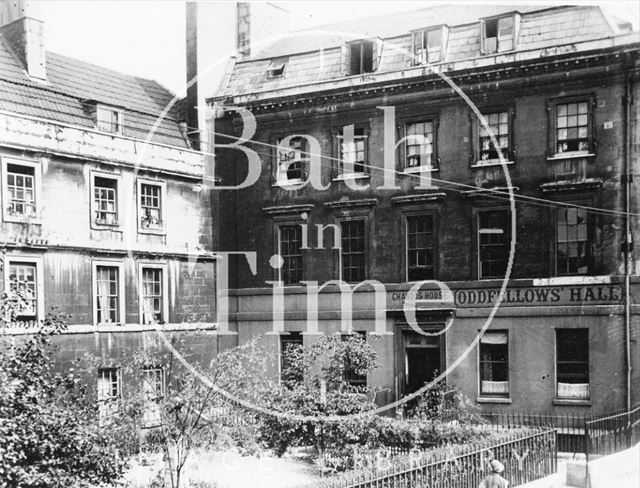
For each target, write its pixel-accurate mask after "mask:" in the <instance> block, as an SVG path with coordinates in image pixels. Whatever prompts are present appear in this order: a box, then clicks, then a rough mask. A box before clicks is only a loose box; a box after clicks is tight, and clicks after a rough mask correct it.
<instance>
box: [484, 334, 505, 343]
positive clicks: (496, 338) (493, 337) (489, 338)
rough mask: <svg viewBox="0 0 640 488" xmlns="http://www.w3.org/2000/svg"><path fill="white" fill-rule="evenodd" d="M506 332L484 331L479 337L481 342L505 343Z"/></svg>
mask: <svg viewBox="0 0 640 488" xmlns="http://www.w3.org/2000/svg"><path fill="white" fill-rule="evenodd" d="M507 337H508V336H507V333H506V332H485V333H484V334H483V335H482V337H481V338H480V342H481V343H482V344H507V340H508V339H507Z"/></svg>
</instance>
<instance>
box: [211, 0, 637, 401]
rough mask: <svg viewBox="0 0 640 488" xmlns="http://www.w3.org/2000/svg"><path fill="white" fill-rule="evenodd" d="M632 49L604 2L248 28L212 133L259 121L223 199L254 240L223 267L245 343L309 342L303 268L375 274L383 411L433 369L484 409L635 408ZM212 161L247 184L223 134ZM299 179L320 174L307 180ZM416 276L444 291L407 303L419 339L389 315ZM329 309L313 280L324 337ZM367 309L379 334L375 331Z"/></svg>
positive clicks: (395, 314) (364, 307)
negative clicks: (291, 28)
mask: <svg viewBox="0 0 640 488" xmlns="http://www.w3.org/2000/svg"><path fill="white" fill-rule="evenodd" d="M239 8H240V9H241V12H242V14H243V16H242V20H243V22H244V23H246V22H247V19H246V16H247V15H250V12H249V11H246V8H245V7H242V6H240V7H239ZM243 8H244V10H242V9H243ZM247 32H248V31H247ZM247 35H248V34H247ZM639 41H640V38H639V36H638V32H637V31H634V30H633V26H632V25H631V23H629V22H627V21H624V20H621V19H617V18H615V17H613V16H611V15H609V14H608V13H607V12H606V11H605V10H603V9H602V8H599V7H596V6H559V7H552V8H549V7H541V6H517V7H510V6H504V5H503V6H453V7H449V6H446V7H445V6H442V7H432V8H427V9H423V10H418V11H415V12H410V13H402V14H393V15H388V16H385V17H383V18H371V19H365V20H358V21H354V22H349V23H343V24H334V25H330V26H326V28H324V29H323V28H316V29H314V30H313V31H298V32H292V33H289V34H288V35H286V36H279V37H278V38H277V39H275V40H274V41H273V42H271V43H268V44H262V45H260V46H254V45H252V44H251V42H250V39H249V41H247V39H246V38H245V37H243V45H242V48H243V54H241V55H240V56H239V57H238V58H237V59H234V60H232V61H233V64H232V67H231V69H230V70H229V72H228V75H227V77H226V80H225V83H224V85H223V86H222V88H221V90H220V91H219V92H218V94H217V95H216V96H215V97H213V98H211V99H210V100H209V103H210V105H211V107H212V108H213V110H212V113H213V114H215V117H216V118H215V120H214V121H213V127H214V132H215V137H216V138H217V143H218V144H229V143H232V142H238V138H239V137H240V136H241V134H242V130H243V127H244V123H243V121H242V120H241V119H240V117H239V116H238V110H240V111H241V110H243V109H246V110H248V111H250V112H251V113H252V114H253V116H254V117H255V119H256V123H257V129H256V131H255V134H253V135H251V134H250V141H248V142H245V141H240V142H242V145H243V146H245V147H246V148H249V149H251V150H253V151H255V152H256V153H258V154H259V158H260V161H261V173H260V176H259V178H258V180H257V181H255V182H253V181H252V182H251V184H250V185H248V186H247V187H245V188H242V189H238V190H235V191H224V192H221V195H220V199H221V200H220V207H221V208H223V209H224V216H223V217H222V220H221V224H220V225H221V231H220V236H221V250H227V251H243V252H247V253H249V252H254V251H255V252H256V253H257V268H256V269H255V270H254V269H252V267H251V266H249V265H248V263H247V261H246V259H245V258H243V257H240V258H238V259H234V260H232V261H231V268H230V273H229V275H230V290H229V291H228V295H229V303H230V316H229V317H230V323H231V329H232V331H234V332H237V336H236V337H237V340H238V342H239V343H244V342H246V341H247V340H249V339H250V338H252V337H254V336H260V337H261V340H262V341H263V342H264V344H265V345H267V346H268V347H270V348H271V350H272V351H273V354H280V353H281V351H282V349H283V348H284V347H285V346H286V344H287V343H288V342H306V341H311V340H313V337H314V336H313V334H305V332H308V331H309V330H308V323H307V318H308V303H309V302H308V290H309V287H310V284H309V283H308V282H316V283H317V284H318V286H321V285H322V284H323V283H326V282H329V281H331V280H337V279H342V280H344V281H347V282H351V283H352V284H355V283H358V282H362V281H364V280H376V281H378V282H380V283H381V284H383V285H384V289H385V290H386V291H385V294H384V297H385V299H384V303H383V304H382V305H381V306H380V304H377V303H376V302H375V295H374V293H373V290H372V288H371V287H367V286H365V285H362V286H360V287H358V288H357V289H356V290H355V291H354V292H353V314H352V318H353V321H352V330H353V331H356V332H366V333H367V340H368V341H370V342H371V343H372V344H373V345H374V346H375V347H376V349H377V351H378V354H379V357H380V360H381V363H382V367H381V368H379V369H378V370H377V371H375V372H374V373H372V374H371V375H370V377H369V378H367V379H366V381H367V382H368V384H370V385H372V386H375V387H377V388H379V389H380V390H381V391H380V393H379V394H378V396H377V400H378V401H379V403H380V404H381V405H382V404H385V403H388V402H390V401H392V400H395V399H398V398H401V397H402V396H403V395H405V394H407V393H411V392H413V391H416V389H417V388H419V387H420V386H421V385H423V384H424V382H425V381H428V380H431V379H432V378H433V376H434V374H436V372H440V373H441V372H443V371H445V370H448V373H447V374H446V381H447V383H448V385H450V386H452V387H454V388H456V389H458V390H459V391H460V392H462V393H463V394H464V395H465V396H466V397H467V398H468V399H470V400H471V401H472V402H474V403H476V404H477V405H479V406H480V407H482V408H484V409H491V408H505V407H507V408H513V409H516V410H521V409H527V410H539V411H541V410H544V411H547V410H556V411H557V412H567V411H580V412H593V413H597V412H603V411H607V410H611V409H616V408H623V407H625V406H626V405H629V404H632V403H637V402H638V401H640V364H639V363H638V358H640V349H639V348H640V346H639V343H638V340H639V339H640V317H639V315H638V309H637V305H635V304H636V303H637V301H638V282H639V281H638V278H637V275H638V269H639V268H638V265H639V264H640V263H639V262H638V255H637V249H636V250H633V249H632V247H631V243H632V242H633V241H638V239H639V238H640V235H639V234H638V231H639V229H640V226H639V225H638V224H639V223H640V222H639V221H638V214H639V213H640V212H639V210H640V209H639V206H638V198H637V195H638V187H637V182H636V181H631V179H630V177H629V176H627V175H631V174H637V173H638V169H639V168H638V164H639V162H638V155H639V153H640V144H639V141H638V134H639V133H640V127H639V122H640V116H639V114H640V111H639V109H638V106H639V105H638V102H637V101H638V99H640V89H639V84H638V73H639V67H640V64H639V60H638V52H639V51H638V49H639V47H640V42H639ZM458 90H459V91H460V92H461V93H463V94H464V95H465V96H466V97H468V98H469V99H470V102H471V103H467V101H465V100H464V99H463V97H462V96H461V93H460V92H459V91H458ZM229 107H237V108H238V110H232V109H230V108H229ZM391 107H393V109H391ZM474 107H476V108H477V110H478V111H479V113H480V114H482V115H483V117H484V121H480V119H479V117H478V116H477V113H476V112H475V108H474ZM392 115H393V117H392ZM385 116H386V124H385ZM389 121H390V122H389ZM487 127H489V128H490V129H491V131H489V130H488V129H487ZM491 134H493V136H494V137H495V139H493V138H492V137H491ZM288 136H292V137H288ZM287 137H288V138H287ZM285 138H287V139H285ZM283 140H284V142H282V141H283ZM313 141H317V144H315V142H313ZM398 141H401V142H400V143H399V144H398V145H397V147H396V145H395V144H396V142H398ZM389 144H390V145H389ZM496 145H497V146H499V148H500V151H498V149H497V148H496ZM385 151H387V158H386V159H385ZM317 153H320V157H314V156H315V155H316V154H317ZM499 153H502V155H503V157H504V160H505V161H504V162H501V160H500V156H499ZM389 154H390V155H391V158H389ZM216 158H217V159H216V163H217V164H216V177H219V178H220V179H221V181H222V184H224V185H239V184H241V183H242V182H244V181H245V180H247V178H248V164H247V158H246V155H245V154H243V153H242V152H241V151H238V150H235V149H233V148H225V147H221V146H218V147H216ZM503 163H504V164H503ZM507 170H508V177H507ZM313 175H315V176H318V175H320V181H321V184H322V185H323V186H324V187H325V188H323V189H318V188H314V187H312V185H311V184H306V185H305V182H306V181H307V180H308V179H309V178H310V177H312V176H313ZM389 175H391V176H392V177H394V178H395V180H394V181H390V180H389V179H387V178H390V176H389ZM316 186H318V185H316ZM511 194H513V199H514V202H515V204H514V214H515V221H513V220H512V207H511V203H510V195H511ZM626 215H629V219H628V221H627V219H626V218H625V216H626ZM627 225H628V226H629V228H630V229H631V232H630V233H626V232H625V228H626V226H627ZM317 226H320V227H321V228H322V229H323V230H322V231H321V232H316V229H317ZM325 227H326V229H325ZM336 229H337V230H338V232H337V235H338V236H339V244H340V246H339V247H340V249H334V248H333V239H334V235H333V234H332V232H333V231H334V230H336ZM513 230H515V235H514V234H513V232H512V231H513ZM319 236H322V237H323V239H324V244H323V245H319V243H318V239H319ZM512 236H513V237H514V240H515V253H514V254H513V263H512V267H511V273H510V276H509V281H508V283H507V284H506V290H505V294H504V296H503V299H502V302H501V304H500V305H499V306H498V307H496V306H495V304H496V303H497V299H498V296H499V293H500V290H501V287H502V285H503V279H504V277H505V275H506V272H507V268H508V265H509V264H510V260H509V256H510V247H511V237H512ZM627 236H628V237H627ZM627 239H628V240H629V241H631V242H629V243H628V244H626V241H627ZM327 243H329V244H327ZM626 251H628V252H629V255H628V260H627V261H626V265H625V252H626ZM274 254H279V255H281V257H282V261H283V263H284V264H283V266H281V267H277V266H276V267H275V268H274V267H273V266H272V265H273V264H277V263H276V262H275V261H274V260H272V259H271V257H272V256H273V255H274ZM254 271H255V272H254ZM419 280H438V281H439V282H441V283H444V284H445V285H446V286H447V287H448V289H449V290H450V291H451V293H447V292H446V289H445V292H442V293H440V292H439V291H438V289H439V288H438V287H437V286H435V285H425V286H424V287H423V288H422V292H421V293H422V295H419V296H418V298H428V299H429V300H423V301H422V302H420V303H419V304H418V305H415V307H413V308H411V311H415V313H416V317H417V322H418V324H419V325H420V327H421V329H422V330H423V331H426V332H428V335H424V334H420V333H418V332H416V331H414V330H413V329H412V328H411V327H410V326H409V325H408V323H407V317H406V315H405V313H404V310H403V307H404V306H405V303H406V295H407V292H408V290H410V288H411V287H412V285H413V284H414V283H415V282H416V281H419ZM274 282H279V283H281V284H282V285H284V292H283V298H282V303H283V305H282V316H283V318H284V330H283V331H280V330H277V327H276V330H275V331H274V330H273V329H274V325H273V324H274V320H273V319H274V305H273V304H274V303H277V300H276V302H274V298H273V295H274V288H276V287H277V286H276V285H274V284H273V283H274ZM305 282H306V284H305ZM340 304H341V295H340V293H339V289H338V288H337V287H336V286H328V287H326V288H324V289H323V290H322V291H321V292H320V293H319V294H318V322H317V328H318V330H319V331H320V332H323V333H336V332H340V331H341V330H342V329H341V327H342V321H341V315H340ZM380 309H382V312H383V321H384V329H385V330H386V331H387V332H391V333H392V334H387V335H384V334H379V333H378V332H381V330H378V329H376V326H375V320H376V317H379V316H377V315H376V312H379V311H380ZM276 312H277V313H280V311H279V310H276ZM487 323H488V325H486V324H487ZM485 325H486V327H487V328H486V331H484V333H483V334H480V332H482V331H483V330H484V328H485ZM342 331H343V332H345V331H344V330H342ZM268 332H276V333H275V334H268ZM277 373H278V372H277V371H274V372H273V374H277Z"/></svg>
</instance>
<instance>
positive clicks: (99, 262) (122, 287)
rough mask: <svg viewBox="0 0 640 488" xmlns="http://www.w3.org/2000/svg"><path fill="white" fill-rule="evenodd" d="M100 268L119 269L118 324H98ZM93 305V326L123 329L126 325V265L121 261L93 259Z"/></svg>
mask: <svg viewBox="0 0 640 488" xmlns="http://www.w3.org/2000/svg"><path fill="white" fill-rule="evenodd" d="M98 266H109V267H113V268H118V306H119V308H120V317H118V318H119V321H118V323H117V324H114V323H108V322H101V323H99V322H98V282H97V281H98V280H97V279H98ZM91 303H92V307H93V325H95V326H107V327H108V326H116V327H122V326H124V325H126V320H125V317H126V312H125V304H126V300H125V280H124V263H123V262H122V261H121V260H115V259H113V260H111V259H93V260H92V261H91Z"/></svg>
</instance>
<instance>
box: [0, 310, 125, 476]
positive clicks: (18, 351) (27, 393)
mask: <svg viewBox="0 0 640 488" xmlns="http://www.w3.org/2000/svg"><path fill="white" fill-rule="evenodd" d="M64 328H65V325H64V317H62V316H59V315H52V316H50V317H48V318H47V319H46V320H45V321H44V322H43V323H42V324H41V325H40V326H39V327H38V328H37V329H36V330H35V331H34V333H33V334H30V335H29V336H24V337H17V338H16V337H10V336H8V335H7V336H3V337H2V341H1V343H0V349H1V350H0V391H2V395H0V486H2V487H21V488H22V487H30V488H46V487H51V486H74V487H83V486H92V485H96V484H99V483H108V482H111V481H113V480H115V479H117V478H119V477H120V475H121V474H122V472H123V469H124V467H125V465H126V462H125V460H124V459H123V458H122V457H121V456H119V455H118V445H119V444H120V441H121V440H120V438H119V435H118V434H119V433H118V432H117V431H114V430H108V429H103V428H101V427H100V426H99V424H98V422H97V416H96V411H95V406H94V403H93V402H92V401H90V399H89V398H88V395H87V390H86V386H85V384H84V381H83V380H82V379H81V377H80V376H79V375H78V374H77V373H76V372H75V371H73V370H70V371H68V372H66V373H56V372H54V371H53V370H52V368H51V365H52V362H53V357H52V355H53V347H52V345H51V336H52V335H55V334H58V333H60V332H61V331H62V330H64Z"/></svg>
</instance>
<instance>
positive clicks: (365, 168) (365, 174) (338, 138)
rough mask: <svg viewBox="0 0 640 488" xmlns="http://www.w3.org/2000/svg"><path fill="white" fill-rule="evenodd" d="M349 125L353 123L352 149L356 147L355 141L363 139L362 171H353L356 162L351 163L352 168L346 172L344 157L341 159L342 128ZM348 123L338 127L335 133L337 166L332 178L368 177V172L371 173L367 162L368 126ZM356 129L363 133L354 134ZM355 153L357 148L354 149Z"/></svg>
mask: <svg viewBox="0 0 640 488" xmlns="http://www.w3.org/2000/svg"><path fill="white" fill-rule="evenodd" d="M349 125H353V126H354V128H353V131H354V135H353V144H354V150H356V147H357V141H360V140H361V141H363V142H364V148H363V150H364V161H363V162H362V165H363V170H362V171H355V165H356V164H357V163H355V162H354V163H353V165H354V170H353V171H351V172H350V173H347V172H346V170H345V164H344V159H343V156H344V154H343V152H342V144H343V141H344V130H345V128H346V127H348V126H349ZM349 125H345V126H343V127H341V128H340V130H339V131H337V133H336V134H335V140H336V156H337V157H336V160H337V164H338V168H337V176H336V177H335V178H334V179H335V180H347V179H358V178H369V177H370V173H371V168H370V163H369V128H368V127H361V126H356V125H355V124H349ZM357 130H362V132H363V134H362V135H358V134H355V132H356V131H357ZM356 153H357V150H356Z"/></svg>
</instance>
